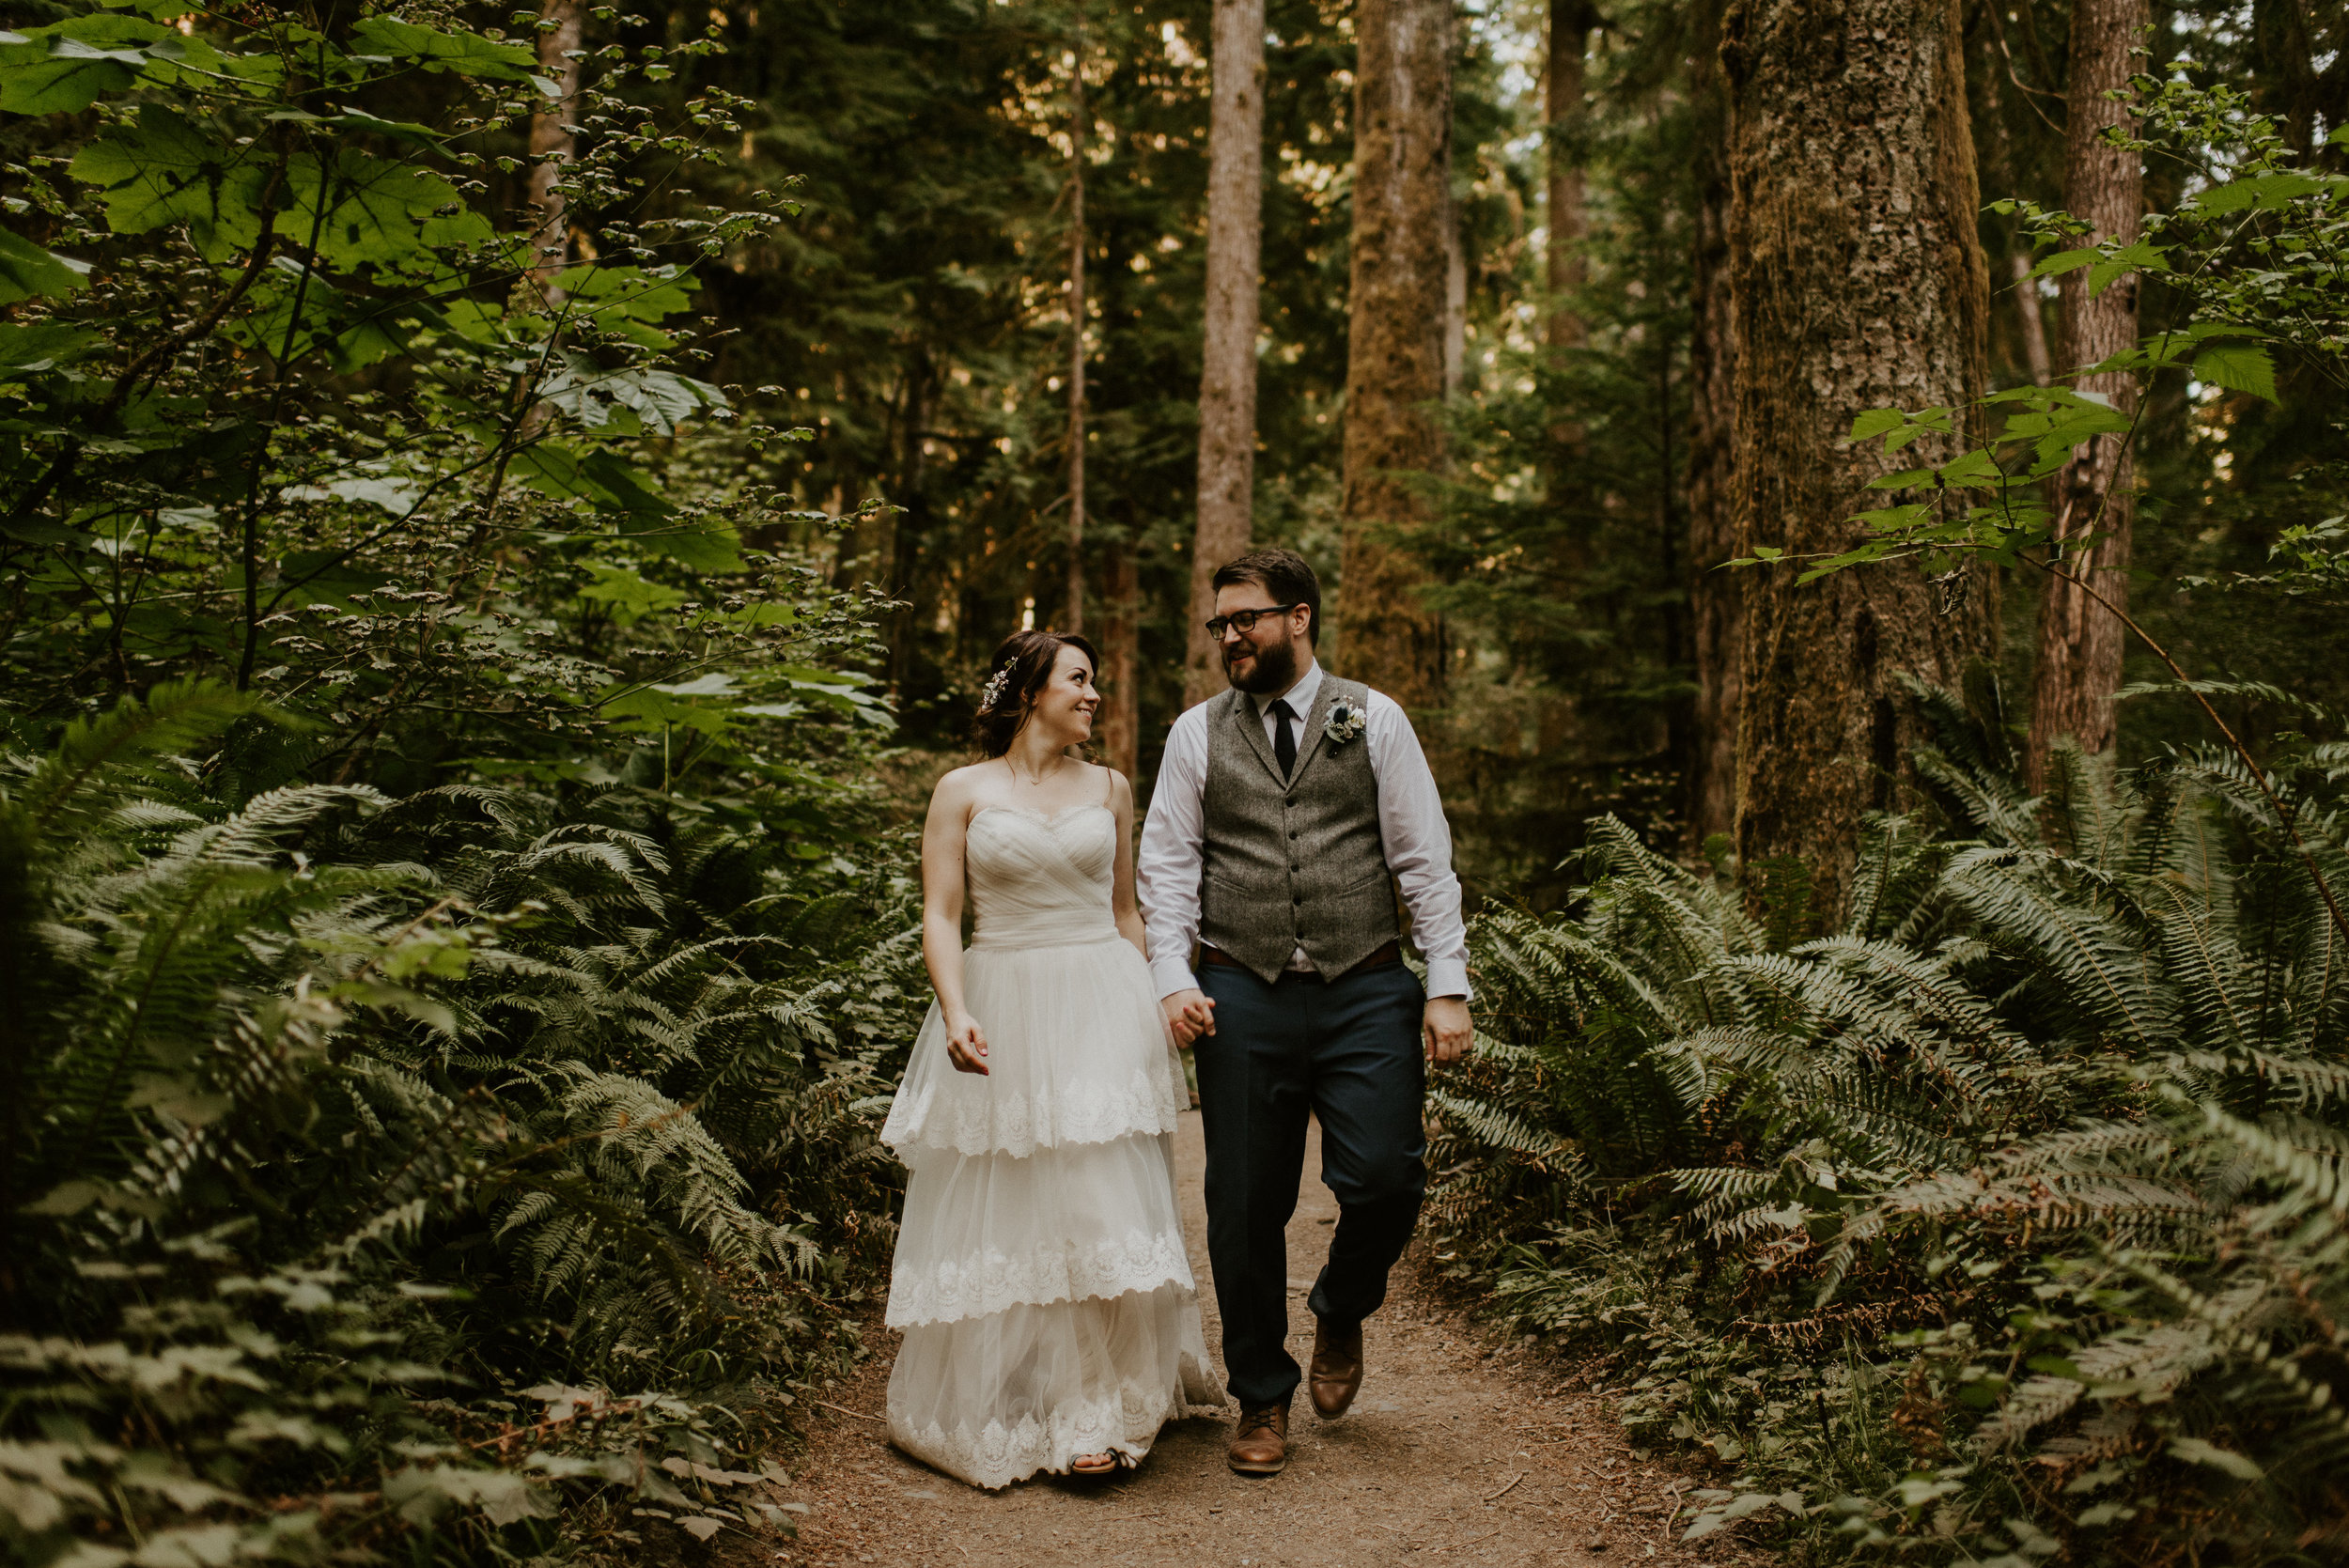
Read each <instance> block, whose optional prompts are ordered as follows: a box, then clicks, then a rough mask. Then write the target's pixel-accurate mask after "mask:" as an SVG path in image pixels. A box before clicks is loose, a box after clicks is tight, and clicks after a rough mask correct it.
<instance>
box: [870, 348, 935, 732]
mask: <svg viewBox="0 0 2349 1568" xmlns="http://www.w3.org/2000/svg"><path fill="white" fill-rule="evenodd" d="M929 381H930V363H929V356H928V355H927V354H926V353H924V352H922V351H920V350H918V349H917V350H916V351H915V353H914V354H913V357H912V359H911V360H910V362H909V363H908V364H907V365H906V385H905V428H904V430H903V431H902V433H901V442H902V444H901V446H900V449H899V450H900V453H901V456H900V458H899V466H898V476H899V477H898V486H899V488H898V490H897V493H896V494H895V495H894V496H892V497H890V499H891V500H893V501H894V502H895V503H896V504H897V508H898V510H897V515H896V520H895V521H894V524H893V525H892V526H891V528H890V536H889V559H888V563H887V566H888V571H887V574H886V576H884V577H883V578H882V581H883V582H886V583H887V584H888V586H889V594H890V597H891V598H894V599H896V600H897V601H898V602H899V603H900V604H901V605H902V606H903V608H902V609H900V610H899V611H898V612H897V613H895V615H894V616H893V617H892V622H893V624H892V626H891V628H890V632H891V635H890V641H889V684H890V688H891V690H892V691H894V693H895V694H896V695H897V697H898V699H899V700H900V701H902V700H903V699H904V696H905V691H906V685H907V682H909V681H910V680H911V679H912V677H913V657H914V653H915V651H916V650H915V643H916V640H917V639H918V638H919V636H920V635H921V633H920V625H921V614H922V597H921V592H920V589H921V582H920V578H921V568H922V542H923V537H924V536H925V535H926V533H927V531H928V524H929V511H930V508H929V501H928V498H927V496H926V494H925V493H924V491H925V489H926V484H927V477H928V476H927V474H926V468H927V466H928V465H927V458H928V453H927V452H926V451H925V450H924V448H923V442H922V431H923V429H924V428H925V427H926V426H927V425H928V423H929V392H930V386H929Z"/></svg>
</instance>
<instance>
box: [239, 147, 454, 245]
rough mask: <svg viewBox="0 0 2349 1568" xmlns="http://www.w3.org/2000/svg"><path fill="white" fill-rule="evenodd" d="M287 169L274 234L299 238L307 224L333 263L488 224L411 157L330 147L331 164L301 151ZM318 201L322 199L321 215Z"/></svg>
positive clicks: (445, 239) (447, 241)
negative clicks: (286, 189) (285, 194)
mask: <svg viewBox="0 0 2349 1568" xmlns="http://www.w3.org/2000/svg"><path fill="white" fill-rule="evenodd" d="M287 172H288V183H289V186H290V188H291V192H292V194H291V196H290V197H289V199H288V203H287V205H286V207H285V209H284V210H281V211H280V212H279V213H278V215H277V232H278V234H279V235H280V236H281V237H282V238H284V239H288V240H291V241H294V242H295V243H296V244H307V243H308V242H309V240H310V235H311V233H312V231H313V229H315V230H316V231H317V233H318V237H319V256H322V257H324V258H325V259H326V260H328V261H330V262H333V263H334V265H336V266H339V267H358V266H366V265H370V264H372V265H389V264H394V263H398V262H403V261H408V260H411V259H416V258H420V257H422V256H425V255H427V254H428V253H429V252H430V251H431V250H433V249H434V248H435V247H438V246H443V245H464V244H474V243H477V242H479V241H483V240H487V239H489V238H490V233H491V232H492V231H491V229H490V222H489V220H488V219H486V218H484V217H482V216H481V215H480V214H479V213H477V212H475V211H474V210H471V209H470V208H468V207H466V206H465V203H464V198H463V197H462V196H460V195H459V194H458V191H457V188H456V187H455V186H453V185H451V184H450V183H449V182H448V181H447V180H445V179H442V178H441V177H440V176H439V175H436V174H434V173H432V172H431V171H430V170H429V169H422V168H418V167H416V166H415V165H413V164H411V163H395V162H393V161H392V160H390V159H387V158H378V157H375V156H374V155H373V154H371V153H366V152H360V151H357V150H355V149H353V148H350V147H338V148H336V149H335V151H334V163H333V165H332V166H331V167H322V166H321V165H320V163H319V160H318V158H317V157H316V156H315V155H314V154H311V153H306V152H305V153H302V154H299V155H297V156H296V157H295V159H294V161H293V163H291V165H290V166H289V167H288V171H287ZM321 187H323V189H321ZM321 201H323V202H325V203H327V212H326V216H325V220H324V222H323V223H320V222H319V216H318V208H319V203H320V202H321ZM450 209H454V210H450Z"/></svg>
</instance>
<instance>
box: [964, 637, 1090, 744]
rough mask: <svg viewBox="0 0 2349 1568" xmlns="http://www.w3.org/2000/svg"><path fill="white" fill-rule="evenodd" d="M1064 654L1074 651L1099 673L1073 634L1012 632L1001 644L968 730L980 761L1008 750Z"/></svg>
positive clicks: (1085, 647)
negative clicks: (1067, 650)
mask: <svg viewBox="0 0 2349 1568" xmlns="http://www.w3.org/2000/svg"><path fill="white" fill-rule="evenodd" d="M1063 648H1075V649H1076V650H1077V651H1078V652H1079V653H1081V654H1083V655H1084V656H1085V662H1087V663H1088V664H1091V665H1092V666H1093V668H1094V671H1095V673H1097V674H1098V673H1099V671H1100V668H1101V656H1100V655H1099V654H1097V653H1096V652H1094V651H1093V644H1091V643H1088V642H1086V641H1085V640H1084V639H1083V638H1082V637H1080V636H1078V635H1077V634H1076V633H1075V632H1073V631H1015V632H1013V633H1012V634H1011V635H1010V636H1008V637H1006V638H1004V639H1003V646H1001V647H999V648H997V649H996V650H995V662H994V663H992V664H990V665H988V675H987V685H986V687H985V689H984V690H983V691H981V692H980V695H979V716H978V718H977V720H976V721H975V722H973V723H972V732H973V736H974V737H975V738H976V739H977V741H978V743H979V754H980V755H981V756H986V757H999V756H1002V755H1003V753H1005V752H1008V751H1010V750H1011V739H1012V737H1013V736H1016V735H1018V734H1019V726H1020V725H1021V724H1024V723H1026V722H1028V709H1029V708H1030V707H1031V706H1034V703H1035V699H1036V694H1037V693H1038V692H1040V691H1043V690H1044V685H1045V682H1047V681H1049V680H1050V679H1051V678H1052V670H1053V667H1054V666H1056V665H1057V664H1059V663H1060V650H1061V649H1063Z"/></svg>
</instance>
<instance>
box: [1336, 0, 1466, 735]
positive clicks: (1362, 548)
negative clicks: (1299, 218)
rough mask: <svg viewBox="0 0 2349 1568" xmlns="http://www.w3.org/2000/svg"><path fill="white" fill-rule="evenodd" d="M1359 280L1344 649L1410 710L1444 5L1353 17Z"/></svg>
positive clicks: (1438, 453)
mask: <svg viewBox="0 0 2349 1568" xmlns="http://www.w3.org/2000/svg"><path fill="white" fill-rule="evenodd" d="M1355 19H1356V20H1355V36H1356V39H1357V40H1358V42H1359V44H1360V48H1361V55H1360V59H1359V61H1358V63H1357V65H1356V68H1355V75H1354V236H1353V276H1352V280H1351V286H1350V290H1349V293H1348V296H1347V309H1348V314H1349V320H1348V327H1347V334H1346V443H1345V475H1344V494H1343V499H1342V501H1341V526H1342V530H1343V535H1344V539H1345V547H1344V548H1345V559H1344V573H1343V577H1344V580H1343V582H1341V583H1340V585H1339V596H1338V597H1339V605H1338V614H1337V626H1336V629H1337V633H1338V653H1339V656H1340V658H1341V659H1342V660H1343V662H1344V667H1345V669H1346V672H1347V673H1348V674H1350V675H1353V676H1354V677H1355V678H1356V679H1358V680H1365V681H1368V682H1370V683H1371V684H1372V685H1374V686H1377V688H1379V690H1381V691H1385V692H1386V693H1387V694H1388V695H1390V696H1392V698H1394V700H1395V701H1396V702H1398V703H1401V704H1402V705H1403V706H1406V707H1430V706H1435V705H1437V704H1438V703H1439V702H1440V701H1441V700H1442V696H1443V675H1444V668H1443V666H1444V645H1443V627H1442V623H1441V622H1440V621H1439V619H1438V617H1437V616H1436V615H1434V614H1433V613H1430V612H1429V611H1428V610H1427V608H1426V607H1425V605H1424V604H1423V602H1422V600H1421V598H1420V595H1419V587H1420V585H1421V584H1422V583H1423V582H1424V581H1425V571H1424V568H1423V567H1422V566H1421V565H1420V562H1419V559H1418V557H1417V555H1416V554H1415V553H1414V552H1413V551H1412V550H1411V547H1410V538H1411V536H1412V534H1413V533H1415V532H1416V530H1417V529H1418V528H1419V527H1420V526H1421V525H1422V524H1423V521H1424V520H1425V517H1426V508H1425V507H1424V505H1423V504H1422V502H1421V501H1420V499H1419V497H1418V496H1417V495H1415V494H1414V493H1413V491H1412V489H1411V485H1410V482H1409V479H1408V475H1411V474H1423V473H1430V472H1433V471H1435V470H1436V469H1438V468H1439V467H1440V465H1441V463H1442V460H1443V436H1442V431H1441V429H1440V428H1439V426H1438V424H1437V422H1436V419H1435V417H1434V411H1433V405H1434V404H1435V403H1436V402H1437V401H1438V400H1439V399H1440V398H1441V397H1442V396H1443V325H1444V272H1445V258H1444V238H1443V231H1444V224H1445V221H1446V219H1447V218H1448V217H1449V216H1450V214H1451V193H1450V191H1449V190H1448V188H1447V186H1448V183H1449V176H1450V170H1451V163H1452V160H1451V141H1452V6H1451V0H1362V3H1361V6H1360V7H1359V8H1357V10H1356V13H1355Z"/></svg>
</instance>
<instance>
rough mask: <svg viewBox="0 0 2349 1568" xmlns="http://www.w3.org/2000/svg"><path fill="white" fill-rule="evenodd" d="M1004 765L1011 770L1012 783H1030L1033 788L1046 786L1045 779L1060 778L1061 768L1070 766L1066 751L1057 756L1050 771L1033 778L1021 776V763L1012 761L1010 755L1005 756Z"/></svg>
mask: <svg viewBox="0 0 2349 1568" xmlns="http://www.w3.org/2000/svg"><path fill="white" fill-rule="evenodd" d="M1003 766H1004V767H1005V768H1009V769H1010V770H1011V779H1012V783H1014V784H1026V785H1028V786H1029V787H1030V788H1031V789H1041V788H1043V787H1044V781H1045V780H1047V779H1055V778H1058V777H1059V776H1060V770H1061V769H1062V768H1066V767H1067V766H1068V755H1067V753H1065V752H1064V753H1061V754H1060V756H1059V757H1058V758H1057V759H1056V760H1055V761H1054V762H1053V764H1052V766H1051V768H1050V771H1048V772H1043V773H1038V774H1037V775H1036V776H1035V777H1034V778H1033V779H1031V778H1025V777H1023V776H1021V774H1020V771H1019V764H1018V763H1016V762H1014V761H1012V760H1011V758H1010V757H1009V756H1005V757H1004V758H1003Z"/></svg>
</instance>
